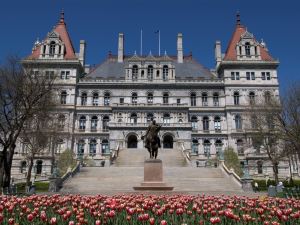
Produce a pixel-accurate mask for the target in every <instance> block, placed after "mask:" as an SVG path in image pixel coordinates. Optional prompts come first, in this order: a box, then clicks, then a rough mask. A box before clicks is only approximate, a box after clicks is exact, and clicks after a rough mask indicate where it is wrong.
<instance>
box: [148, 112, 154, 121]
mask: <svg viewBox="0 0 300 225" xmlns="http://www.w3.org/2000/svg"><path fill="white" fill-rule="evenodd" d="M153 118H154V117H153V113H147V123H150V122H151V121H152V120H153Z"/></svg>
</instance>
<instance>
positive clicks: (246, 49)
mask: <svg viewBox="0 0 300 225" xmlns="http://www.w3.org/2000/svg"><path fill="white" fill-rule="evenodd" d="M245 53H246V56H247V57H250V56H251V53H250V43H249V42H246V43H245Z"/></svg>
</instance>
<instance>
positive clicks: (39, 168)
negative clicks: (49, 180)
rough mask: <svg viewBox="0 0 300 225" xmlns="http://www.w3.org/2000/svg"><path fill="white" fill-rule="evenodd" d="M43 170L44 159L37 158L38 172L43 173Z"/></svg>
mask: <svg viewBox="0 0 300 225" xmlns="http://www.w3.org/2000/svg"><path fill="white" fill-rule="evenodd" d="M42 170H43V161H42V160H37V161H36V174H39V175H40V174H42Z"/></svg>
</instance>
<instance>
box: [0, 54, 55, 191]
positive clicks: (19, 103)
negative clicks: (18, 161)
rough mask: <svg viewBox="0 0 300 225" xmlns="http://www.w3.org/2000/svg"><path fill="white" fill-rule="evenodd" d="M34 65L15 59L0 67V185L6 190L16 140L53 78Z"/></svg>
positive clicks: (48, 92)
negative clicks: (36, 68)
mask: <svg viewBox="0 0 300 225" xmlns="http://www.w3.org/2000/svg"><path fill="white" fill-rule="evenodd" d="M34 68H35V67H34V64H30V65H29V64H27V65H21V63H20V60H19V59H18V58H16V57H11V58H8V60H7V63H6V64H5V65H1V67H0V149H1V154H0V185H1V187H4V188H5V187H9V185H10V178H11V167H12V160H13V155H14V151H15V148H16V142H17V139H18V137H19V135H20V133H21V131H22V129H23V127H24V123H25V122H26V121H28V120H30V119H31V118H32V117H33V116H34V115H35V114H36V113H37V112H39V110H40V106H41V105H42V104H41V102H43V101H44V100H45V98H46V97H47V96H48V95H50V93H51V89H52V84H53V80H54V79H55V78H54V77H50V78H49V77H46V76H44V75H43V74H39V73H36V72H34V70H33V69H34Z"/></svg>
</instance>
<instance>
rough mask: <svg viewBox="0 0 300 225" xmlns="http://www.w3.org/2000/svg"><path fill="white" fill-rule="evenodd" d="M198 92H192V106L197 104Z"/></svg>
mask: <svg viewBox="0 0 300 225" xmlns="http://www.w3.org/2000/svg"><path fill="white" fill-rule="evenodd" d="M196 104H197V103H196V93H191V106H196Z"/></svg>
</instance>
